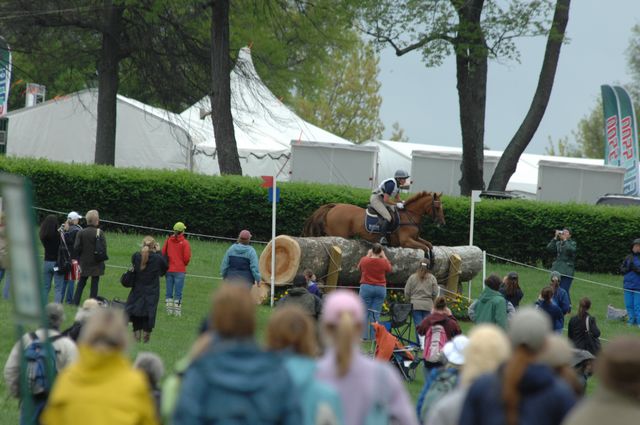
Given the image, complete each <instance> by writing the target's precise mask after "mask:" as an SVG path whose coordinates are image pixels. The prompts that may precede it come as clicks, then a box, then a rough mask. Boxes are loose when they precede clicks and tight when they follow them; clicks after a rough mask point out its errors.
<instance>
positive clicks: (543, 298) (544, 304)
mask: <svg viewBox="0 0 640 425" xmlns="http://www.w3.org/2000/svg"><path fill="white" fill-rule="evenodd" d="M561 289H562V288H561ZM536 306H537V308H539V309H540V310H542V311H544V312H545V313H546V314H547V315H548V316H549V318H550V319H551V323H553V330H554V332H557V333H562V330H563V329H564V314H562V310H560V307H558V306H557V305H556V303H554V302H553V289H551V288H550V287H548V286H547V287H544V288H542V291H541V292H540V297H539V298H538V301H536Z"/></svg>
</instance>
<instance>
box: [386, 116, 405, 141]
mask: <svg viewBox="0 0 640 425" xmlns="http://www.w3.org/2000/svg"><path fill="white" fill-rule="evenodd" d="M389 140H393V141H394V142H403V143H408V142H409V137H408V136H406V135H405V134H404V128H402V127H400V123H399V122H397V121H396V122H394V123H393V125H392V126H391V137H390V138H389Z"/></svg>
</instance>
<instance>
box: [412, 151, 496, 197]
mask: <svg viewBox="0 0 640 425" xmlns="http://www.w3.org/2000/svg"><path fill="white" fill-rule="evenodd" d="M499 159H500V158H499V157H498V156H495V155H489V154H487V153H485V156H484V166H483V178H484V184H485V187H486V186H488V185H489V181H490V180H491V176H493V172H494V171H495V169H496V166H497V165H498V161H499ZM461 164H462V154H461V153H457V152H456V153H454V152H432V151H431V152H430V151H416V150H414V151H413V152H412V153H411V192H418V191H421V190H427V191H430V192H442V193H444V194H445V195H454V196H458V195H460V183H459V181H460V178H461V177H462V171H461V169H460V165H461Z"/></svg>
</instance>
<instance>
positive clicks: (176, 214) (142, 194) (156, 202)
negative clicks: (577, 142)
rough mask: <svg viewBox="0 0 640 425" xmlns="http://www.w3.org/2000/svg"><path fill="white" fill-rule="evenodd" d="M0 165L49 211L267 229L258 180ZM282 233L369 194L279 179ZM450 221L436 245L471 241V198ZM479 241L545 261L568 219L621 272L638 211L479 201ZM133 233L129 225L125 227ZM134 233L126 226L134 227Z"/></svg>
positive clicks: (595, 265) (194, 226)
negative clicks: (333, 205)
mask: <svg viewBox="0 0 640 425" xmlns="http://www.w3.org/2000/svg"><path fill="white" fill-rule="evenodd" d="M0 170H3V171H7V172H12V173H17V174H22V175H26V176H28V177H30V178H31V180H32V182H33V186H34V192H35V203H36V206H39V207H43V208H49V209H53V210H60V211H69V210H72V209H74V210H78V211H79V212H81V213H84V212H85V211H87V210H88V209H92V208H96V209H98V210H99V211H100V215H101V217H102V218H104V219H107V220H114V221H121V222H127V223H135V224H139V225H143V226H150V227H160V228H170V227H171V226H172V225H173V223H174V222H175V221H177V220H183V221H185V222H186V223H187V226H188V228H189V229H188V230H189V231H190V232H194V233H204V234H210V235H219V236H227V237H235V236H237V234H238V232H239V231H240V230H241V229H243V228H249V229H251V231H252V232H253V233H254V235H255V238H256V239H261V240H268V239H269V237H270V235H271V205H270V203H269V202H268V201H267V189H264V188H261V187H260V184H261V180H260V179H257V178H250V177H237V176H225V177H218V176H215V177H212V176H202V175H197V174H191V173H189V172H185V171H161V170H138V169H121V168H113V167H105V166H94V165H71V164H60V163H53V162H49V161H45V160H30V159H14V158H6V157H0ZM280 187H281V191H282V193H281V203H280V204H279V205H278V223H277V227H278V233H280V234H290V235H299V234H300V232H301V229H302V224H303V223H304V221H305V219H306V218H307V217H308V216H309V215H310V214H311V212H313V211H314V210H315V209H316V208H317V207H318V206H320V205H322V204H325V203H329V202H348V203H353V204H357V205H360V206H364V205H366V203H367V201H368V198H369V191H367V190H362V189H353V188H350V187H345V186H334V185H320V184H306V183H282V184H281V185H280ZM443 206H444V210H445V217H446V221H447V224H446V226H442V227H439V228H438V227H436V226H434V225H433V223H432V222H431V220H430V219H427V220H426V222H425V225H424V226H423V229H422V235H423V236H424V238H425V239H427V240H430V241H432V242H433V243H434V244H435V245H463V244H466V243H468V240H469V234H468V231H469V230H468V228H469V200H468V198H463V197H444V200H443ZM475 214H476V222H475V236H474V243H475V244H476V245H478V246H480V247H481V248H483V249H485V250H487V252H489V253H491V254H494V255H499V256H502V257H506V258H510V259H513V260H516V261H521V262H524V263H529V264H540V263H541V262H542V263H544V265H547V266H548V265H549V264H550V262H551V260H552V256H551V255H550V254H548V253H547V252H546V250H545V247H546V244H547V243H548V241H549V240H550V239H551V237H552V236H553V231H554V229H558V228H561V227H562V226H569V227H571V228H572V230H573V237H574V239H575V240H576V242H577V244H578V260H577V268H578V269H579V270H583V271H592V272H615V271H617V268H618V265H619V263H620V262H621V260H622V258H623V257H624V256H625V255H626V253H627V252H628V250H629V244H630V242H631V241H632V240H633V239H634V238H636V237H640V209H639V208H633V207H629V208H621V207H609V206H598V207H595V206H590V205H580V204H556V203H544V202H534V201H520V200H509V201H498V200H486V199H485V200H482V202H481V203H479V204H477V206H476V213H475ZM123 230H125V231H126V230H127V229H123ZM129 230H130V229H129Z"/></svg>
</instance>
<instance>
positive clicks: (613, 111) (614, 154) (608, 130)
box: [600, 85, 620, 166]
mask: <svg viewBox="0 0 640 425" xmlns="http://www.w3.org/2000/svg"><path fill="white" fill-rule="evenodd" d="M600 90H601V91H602V109H603V111H604V163H605V165H613V166H620V118H619V116H618V96H617V95H616V92H615V91H614V90H613V87H611V86H609V85H602V86H600Z"/></svg>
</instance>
